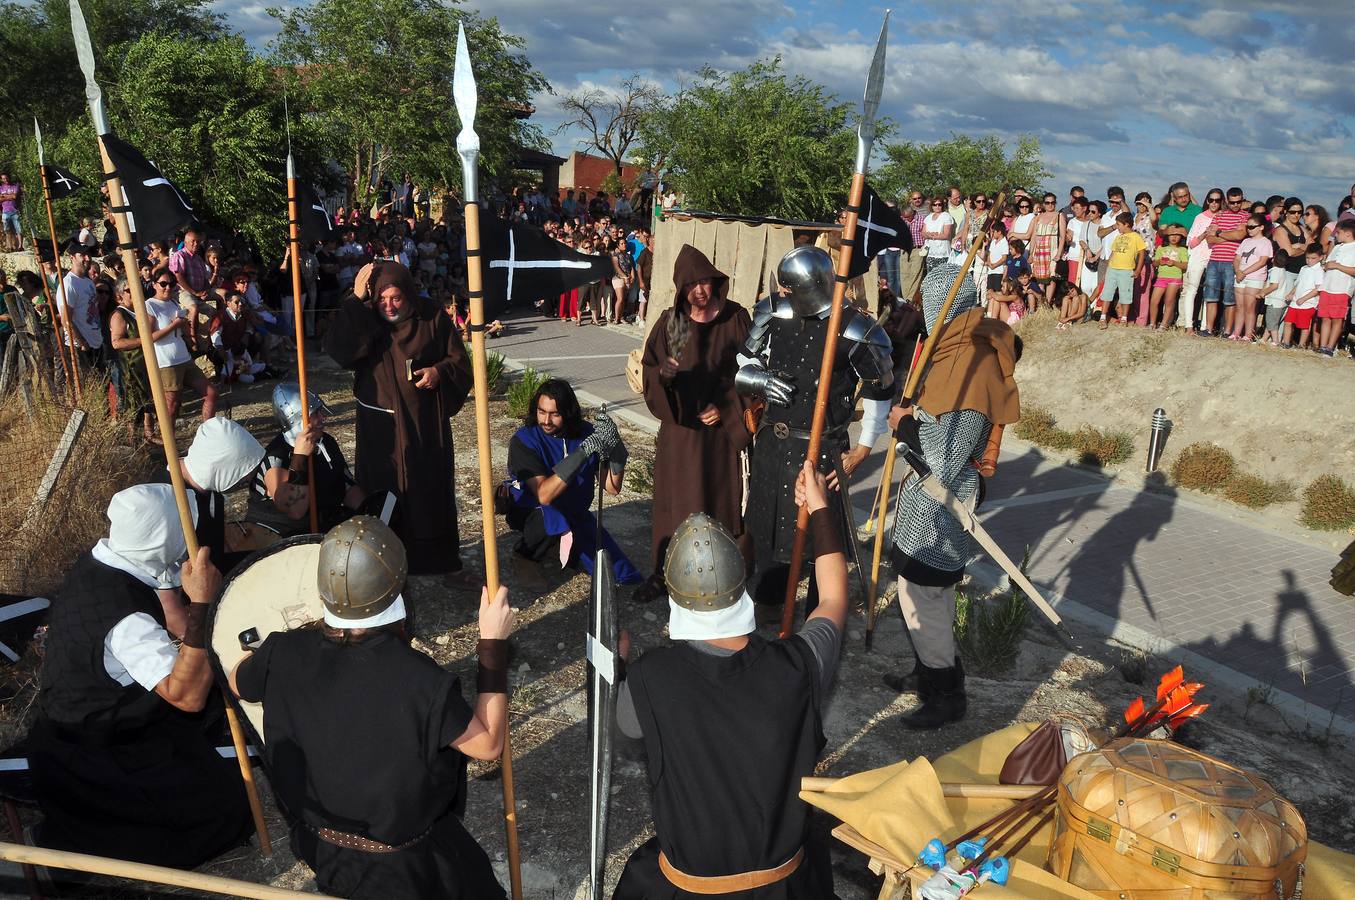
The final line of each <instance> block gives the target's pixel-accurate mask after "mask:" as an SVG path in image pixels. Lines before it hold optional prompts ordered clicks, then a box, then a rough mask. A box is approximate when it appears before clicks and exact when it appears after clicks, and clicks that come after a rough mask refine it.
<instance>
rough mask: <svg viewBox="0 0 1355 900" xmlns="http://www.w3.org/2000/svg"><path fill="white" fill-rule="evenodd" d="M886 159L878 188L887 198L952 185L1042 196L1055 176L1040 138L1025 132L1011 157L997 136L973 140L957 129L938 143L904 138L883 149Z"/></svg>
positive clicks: (934, 191) (938, 191)
mask: <svg viewBox="0 0 1355 900" xmlns="http://www.w3.org/2000/svg"><path fill="white" fill-rule="evenodd" d="M884 150H885V156H886V158H887V162H885V163H884V164H883V165H882V166H880V167H879V169H878V170H877V171H876V175H875V178H874V182H875V186H876V188H877V189H879V190H880V192H881V193H882V194H883V195H884V196H886V197H897V196H901V195H902V194H903V193H904V192H906V191H921V192H922V193H923V194H926V195H927V196H929V197H938V196H941V195H943V194H945V192H946V191H947V189H949V188H950V186H951V185H959V186H960V188H961V189H962V190H964V191H966V192H971V193H972V192H974V191H984V192H986V193H990V194H991V193H993V192H995V191H997V190H998V189H999V188H1001V187H1003V186H1004V185H1006V186H1008V187H1012V188H1018V187H1020V188H1025V189H1026V190H1028V191H1031V192H1032V193H1036V194H1038V193H1039V192H1040V190H1041V187H1042V185H1043V182H1044V180H1045V179H1046V178H1049V177H1050V172H1049V171H1048V170H1047V169H1046V168H1045V167H1044V159H1043V157H1042V155H1041V153H1040V139H1039V138H1037V137H1035V136H1034V135H1030V134H1023V135H1020V136H1019V137H1018V138H1017V140H1016V148H1015V150H1013V152H1012V153H1011V155H1010V156H1009V155H1007V149H1006V147H1005V145H1004V144H1003V142H1002V141H1001V140H1000V139H999V138H998V137H997V136H996V135H992V134H990V135H988V136H986V137H982V138H978V139H975V138H972V137H969V136H968V135H964V134H955V133H952V134H951V136H950V139H949V140H945V141H937V142H936V143H934V144H921V143H915V142H913V141H904V142H902V143H898V144H888V145H886V146H885V148H884Z"/></svg>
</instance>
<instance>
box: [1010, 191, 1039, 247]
mask: <svg viewBox="0 0 1355 900" xmlns="http://www.w3.org/2000/svg"><path fill="white" fill-rule="evenodd" d="M1034 233H1035V210H1034V209H1033V204H1032V203H1031V200H1030V198H1029V197H1017V198H1016V218H1015V219H1014V220H1012V224H1011V227H1010V229H1009V230H1008V232H1007V238H1008V240H1013V241H1020V242H1021V243H1022V244H1023V245H1024V244H1026V243H1028V242H1029V241H1030V237H1031V235H1032V234H1034Z"/></svg>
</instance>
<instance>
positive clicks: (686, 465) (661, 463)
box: [634, 244, 750, 603]
mask: <svg viewBox="0 0 1355 900" xmlns="http://www.w3.org/2000/svg"><path fill="white" fill-rule="evenodd" d="M673 286H674V287H675V288H676V289H677V296H676V298H675V299H674V302H673V308H672V309H668V310H664V311H663V312H662V313H661V314H660V315H659V319H658V321H657V322H656V323H655V324H654V327H653V328H652V329H651V330H650V332H649V339H648V340H647V341H646V342H645V351H644V356H643V365H644V396H645V405H646V406H648V407H649V411H650V412H651V413H653V414H654V417H655V418H657V419H658V420H659V435H658V437H657V438H656V439H655V441H654V507H653V513H652V519H653V530H652V534H651V542H650V561H651V563H652V565H653V570H652V571H653V575H652V576H651V577H650V578H649V580H647V581H646V582H645V583H644V584H643V585H642V586H641V587H639V588H638V589H637V590H636V591H635V595H634V599H635V600H636V601H637V602H641V603H643V602H646V601H650V600H655V599H657V598H659V597H661V596H663V577H662V574H661V573H662V572H663V558H664V552H665V551H666V549H667V547H668V541H669V539H670V538H671V537H672V535H673V530H674V529H676V528H677V526H678V525H679V524H680V523H681V522H682V520H683V519H685V518H687V516H689V515H691V514H692V513H694V512H704V513H708V514H709V515H711V516H714V517H715V518H716V519H718V520H719V521H720V522H721V523H722V524H723V525H724V526H725V528H727V529H729V531H730V533H731V534H733V535H735V536H736V537H738V536H740V535H742V534H743V533H744V531H743V514H742V513H743V511H742V500H743V470H742V467H741V461H740V453H741V452H742V451H743V449H744V448H745V447H747V446H748V441H749V434H748V429H747V427H746V426H745V425H744V421H743V410H744V403H743V401H742V400H741V398H740V397H739V394H738V392H737V391H736V390H735V388H734V375H735V372H736V371H737V370H738V367H739V364H738V359H737V357H738V353H739V348H740V347H741V346H742V345H743V342H744V339H745V338H746V337H747V335H748V328H749V325H750V319H749V317H748V310H746V309H744V308H743V307H742V306H740V305H739V304H738V303H735V302H734V301H733V300H730V299H729V277H728V276H727V275H725V274H724V273H723V272H721V271H720V270H719V269H717V268H715V266H713V265H712V264H711V262H710V260H709V259H707V258H706V256H705V254H703V253H702V252H701V251H700V250H697V249H696V248H695V247H693V246H691V245H690V244H684V245H683V247H682V249H681V250H680V251H678V255H677V261H676V263H675V264H674V266H673Z"/></svg>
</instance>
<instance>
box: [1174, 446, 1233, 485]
mask: <svg viewBox="0 0 1355 900" xmlns="http://www.w3.org/2000/svg"><path fill="white" fill-rule="evenodd" d="M1236 471H1237V462H1236V460H1234V459H1233V454H1231V453H1229V452H1228V451H1227V450H1225V449H1223V448H1222V447H1220V446H1219V445H1218V444H1211V443H1208V442H1207V441H1202V442H1200V443H1198V444H1191V445H1190V446H1189V447H1187V448H1185V449H1184V450H1182V451H1181V452H1180V454H1179V455H1177V457H1176V462H1174V463H1172V479H1173V480H1174V481H1175V482H1176V483H1177V484H1179V485H1180V486H1181V487H1186V488H1191V489H1193V490H1197V491H1204V492H1205V493H1206V494H1212V493H1213V492H1214V491H1217V490H1219V489H1220V488H1222V487H1223V486H1224V485H1226V484H1227V483H1228V481H1229V479H1231V478H1232V477H1233V474H1234V473H1235V472H1236Z"/></svg>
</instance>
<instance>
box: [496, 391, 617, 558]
mask: <svg viewBox="0 0 1355 900" xmlns="http://www.w3.org/2000/svg"><path fill="white" fill-rule="evenodd" d="M628 457H629V453H628V451H627V450H626V445H625V444H624V443H623V442H622V440H621V434H620V432H619V431H617V428H616V423H614V422H613V421H612V420H611V418H610V417H609V416H607V415H606V414H605V413H599V414H598V415H597V417H596V423H595V424H589V423H588V422H585V421H584V420H583V411H582V410H581V409H580V408H579V400H578V398H577V397H576V396H574V389H573V388H572V387H570V386H569V382H567V381H564V380H562V379H559V378H550V379H547V380H546V381H545V382H543V383H542V384H541V386H540V387H539V388H537V389H536V392H535V393H534V394H533V395H532V400H531V403H530V404H528V407H527V415H526V417H525V420H524V421H523V423H522V427H521V428H519V429H518V430H517V431H516V432H514V434H513V437H512V440H510V441H509V442H508V472H509V478H508V480H507V481H506V482H505V485H504V486H505V488H506V489H507V491H508V497H509V500H510V501H511V506H510V507H509V509H508V513H507V516H506V518H507V520H508V527H510V528H512V529H513V530H514V531H517V532H520V533H521V535H522V538H521V539H520V540H519V541H518V545H517V547H516V554H517V556H518V558H519V559H522V560H524V561H528V562H534V563H540V562H543V561H545V560H546V559H548V558H551V557H552V556H554V557H555V558H558V559H559V560H560V562H561V564H562V565H564V564H566V563H568V564H570V565H577V566H579V567H581V568H582V569H583V570H584V571H585V572H587V573H588V574H589V575H592V574H593V560H594V558H595V555H596V552H597V524H596V520H595V519H594V518H593V512H592V510H593V503H594V502H595V501H596V498H597V483H598V479H599V478H603V479H605V481H604V483H603V488H604V490H606V491H607V493H609V494H613V495H615V494H619V493H621V485H622V481H623V479H624V478H625V473H626V460H627V458H628ZM604 459H605V461H606V469H605V470H602V471H599V466H600V464H601V461H602V460H604ZM602 545H603V547H605V548H606V550H607V553H608V555H609V556H610V558H611V560H612V575H613V577H614V579H615V582H616V583H617V584H639V583H640V582H641V581H643V580H644V576H642V575H641V574H640V572H639V571H638V570H637V569H636V568H635V566H633V565H632V564H631V561H630V559H628V558H627V557H626V554H625V552H624V551H623V550H622V549H621V547H620V546H618V545H617V543H616V541H615V540H613V539H612V536H611V535H610V534H608V533H607V532H606V531H605V530H604V531H603V533H602ZM536 574H537V575H539V574H540V572H539V570H537V572H536ZM529 577H530V576H529Z"/></svg>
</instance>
